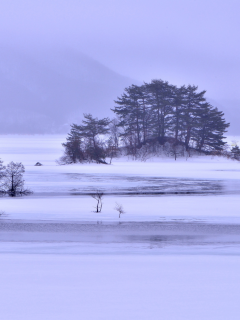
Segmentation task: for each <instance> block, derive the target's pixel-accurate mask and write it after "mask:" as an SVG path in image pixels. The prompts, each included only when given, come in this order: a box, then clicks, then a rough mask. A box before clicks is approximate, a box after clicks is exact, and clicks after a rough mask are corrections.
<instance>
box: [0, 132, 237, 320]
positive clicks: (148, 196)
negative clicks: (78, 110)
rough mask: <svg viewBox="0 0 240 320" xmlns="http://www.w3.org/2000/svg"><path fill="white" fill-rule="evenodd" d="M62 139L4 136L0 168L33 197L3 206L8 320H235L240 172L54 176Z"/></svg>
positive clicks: (213, 163)
mask: <svg viewBox="0 0 240 320" xmlns="http://www.w3.org/2000/svg"><path fill="white" fill-rule="evenodd" d="M64 140H65V137H64V136H62V135H45V136H40V135H39V136H38V135H36V136H0V146H1V158H2V160H3V161H4V164H7V163H8V162H10V161H20V162H22V163H23V164H24V165H25V169H26V173H25V176H24V178H25V184H26V187H28V188H29V189H31V190H32V191H33V192H34V193H33V194H32V195H30V196H26V197H17V198H10V197H1V198H0V201H1V205H0V210H2V211H4V212H5V213H4V215H2V216H1V217H0V262H1V273H0V281H1V286H2V290H1V293H0V298H1V302H2V307H1V311H0V315H1V317H2V318H3V319H6V320H8V319H9V320H22V319H24V320H33V319H34V320H38V319H39V320H42V319H46V320H55V319H56V320H65V319H69V320H76V319H84V320H101V319H102V320H112V319H116V320H118V319H119V320H120V319H126V320H132V319H140V320H146V319H148V320H158V319H174V320H192V319H196V320H208V319H211V320H225V319H228V318H229V319H231V320H235V319H236V320H237V319H238V318H239V298H240V294H239V282H240V278H239V268H240V210H239V208H240V182H239V181H240V162H237V161H232V160H228V159H224V158H219V157H206V156H198V157H193V158H188V159H185V158H179V159H177V161H174V159H172V158H160V159H156V158H155V159H149V160H148V161H147V162H139V161H131V159H127V158H122V159H116V160H114V161H113V164H112V165H96V164H84V165H81V164H79V165H69V166H59V165H57V164H56V162H55V160H57V159H58V158H59V157H60V156H61V155H62V152H63V150H62V146H61V143H62V142H64ZM38 161H39V162H41V163H42V164H43V166H41V167H36V166H34V164H35V163H36V162H38ZM96 190H101V191H103V192H104V197H103V210H102V212H101V213H96V212H94V210H95V209H94V208H95V205H96V204H95V200H94V199H93V198H92V197H91V196H90V194H91V193H94V192H96ZM116 202H117V203H119V204H122V205H123V207H124V210H125V211H126V213H125V214H123V215H122V216H121V218H119V216H118V213H117V212H116V210H115V209H114V207H115V205H116ZM13 306H14V308H13Z"/></svg>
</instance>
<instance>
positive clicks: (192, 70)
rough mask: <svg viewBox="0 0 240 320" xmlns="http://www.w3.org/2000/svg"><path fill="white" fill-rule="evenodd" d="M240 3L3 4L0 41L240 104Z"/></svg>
mask: <svg viewBox="0 0 240 320" xmlns="http://www.w3.org/2000/svg"><path fill="white" fill-rule="evenodd" d="M239 12H240V1H239V0H115V1H114V0H112V1H110V0H1V1H0V38H1V42H2V43H3V44H5V43H8V44H11V45H13V46H16V47H17V48H22V47H23V48H25V49H26V48H27V49H29V50H32V49H34V48H37V47H38V46H39V45H40V46H42V47H44V46H46V47H48V46H50V45H51V46H54V45H59V44H60V45H67V46H70V47H72V48H75V49H78V50H79V51H81V52H83V53H85V54H86V55H89V56H90V57H92V58H94V59H96V60H98V61H100V62H101V63H103V64H104V65H106V66H108V67H109V68H111V69H113V70H115V71H116V72H118V73H120V74H122V75H125V76H128V77H131V78H133V79H136V80H139V81H149V80H151V79H153V78H161V79H163V80H168V81H169V82H170V83H173V84H188V83H190V84H196V85H199V88H200V89H206V90H207V92H208V95H209V96H210V97H211V98H213V99H217V98H220V99H225V100H228V99H229V100H238V99H240V90H239V83H240V81H239V80H240V41H239V35H240V21H239V20H240V19H239Z"/></svg>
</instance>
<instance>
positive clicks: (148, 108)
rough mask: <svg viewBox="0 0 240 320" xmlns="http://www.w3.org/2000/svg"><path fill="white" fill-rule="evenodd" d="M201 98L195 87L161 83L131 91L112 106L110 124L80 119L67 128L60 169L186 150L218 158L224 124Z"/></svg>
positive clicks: (201, 95)
mask: <svg viewBox="0 0 240 320" xmlns="http://www.w3.org/2000/svg"><path fill="white" fill-rule="evenodd" d="M205 93H206V91H201V92H198V88H197V87H196V86H191V85H188V86H181V87H176V86H174V85H171V84H169V83H168V82H167V81H162V80H152V81H151V82H150V83H144V84H143V85H141V86H136V85H131V86H129V87H127V88H126V89H125V90H124V93H123V94H122V95H121V97H118V98H117V100H116V101H115V103H116V106H115V107H114V108H113V109H112V111H113V112H114V113H115V116H116V118H114V119H113V120H112V121H110V119H109V118H104V119H100V120H99V119H98V118H93V116H92V115H91V114H84V120H83V121H82V124H81V125H77V124H73V125H72V126H71V132H70V133H69V134H68V137H67V142H66V143H63V146H64V148H65V154H64V156H63V157H62V158H61V159H60V163H76V162H83V161H96V162H97V163H106V162H105V159H106V157H110V158H112V157H114V156H116V155H117V154H118V152H119V150H120V149H125V150H126V153H127V154H128V155H133V156H135V155H137V154H139V153H141V152H142V153H143V150H144V152H146V153H148V154H151V153H154V152H155V151H156V149H157V148H159V147H163V148H165V149H166V148H167V149H168V152H169V154H172V155H175V159H176V156H177V154H180V153H182V154H184V152H185V151H187V152H188V153H189V152H190V150H192V149H194V150H197V151H198V152H205V153H211V152H221V151H222V150H223V149H224V146H225V144H226V142H224V141H223V139H224V133H225V132H226V130H227V128H228V127H229V123H227V122H226V121H225V119H224V114H223V112H221V111H219V110H218V109H217V108H216V107H213V106H212V105H211V104H210V103H208V102H207V101H206V98H205ZM104 137H105V138H104ZM106 137H107V138H106Z"/></svg>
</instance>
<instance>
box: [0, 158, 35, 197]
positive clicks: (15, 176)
mask: <svg viewBox="0 0 240 320" xmlns="http://www.w3.org/2000/svg"><path fill="white" fill-rule="evenodd" d="M24 172H25V168H24V166H23V164H22V163H21V162H10V163H9V164H8V165H7V166H4V165H3V161H1V160H0V193H1V194H8V195H9V196H11V197H15V196H17V195H26V194H29V193H31V191H29V190H28V189H25V188H24V179H23V174H24Z"/></svg>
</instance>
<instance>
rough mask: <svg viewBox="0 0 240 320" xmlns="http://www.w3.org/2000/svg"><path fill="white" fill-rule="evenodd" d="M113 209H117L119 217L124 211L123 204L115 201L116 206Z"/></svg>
mask: <svg viewBox="0 0 240 320" xmlns="http://www.w3.org/2000/svg"><path fill="white" fill-rule="evenodd" d="M114 209H115V210H117V212H118V214H119V218H121V215H122V214H123V213H125V211H124V209H123V206H122V205H121V204H119V203H117V202H116V206H115V207H114Z"/></svg>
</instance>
